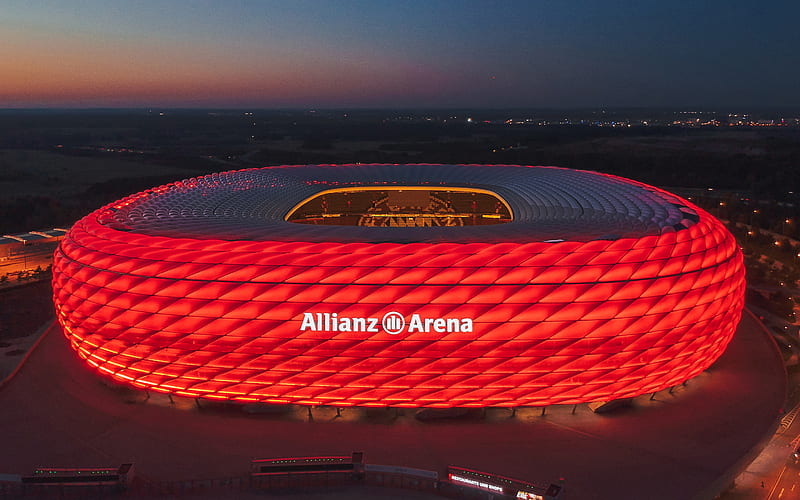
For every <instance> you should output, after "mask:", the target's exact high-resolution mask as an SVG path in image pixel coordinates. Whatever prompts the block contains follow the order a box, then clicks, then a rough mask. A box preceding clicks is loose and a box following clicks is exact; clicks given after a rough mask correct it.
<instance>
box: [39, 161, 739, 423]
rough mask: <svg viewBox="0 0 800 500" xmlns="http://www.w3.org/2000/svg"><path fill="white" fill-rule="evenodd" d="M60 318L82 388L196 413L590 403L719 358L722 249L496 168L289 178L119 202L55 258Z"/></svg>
mask: <svg viewBox="0 0 800 500" xmlns="http://www.w3.org/2000/svg"><path fill="white" fill-rule="evenodd" d="M53 288H54V301H55V305H56V311H57V317H58V320H59V322H60V323H61V325H62V327H63V330H64V333H65V335H66V336H67V338H68V339H69V342H70V344H71V346H72V348H73V349H74V350H75V351H76V352H77V353H78V355H79V356H80V357H81V358H83V359H84V360H85V361H86V363H88V364H89V365H90V366H91V367H93V368H94V369H96V370H97V371H99V372H100V373H101V374H104V375H106V376H110V377H112V378H113V379H115V380H116V381H118V382H122V383H124V384H128V385H130V386H134V387H137V388H142V389H148V390H153V391H160V392H164V393H171V394H177V395H181V396H187V397H201V398H208V399H214V400H233V401H240V402H263V403H276V404H288V403H291V404H302V405H333V406H395V407H484V406H505V407H516V406H543V405H550V404H574V403H582V402H595V401H609V400H614V399H620V398H628V397H634V396H637V395H641V394H644V393H650V392H655V391H658V390H661V389H665V388H668V387H671V386H674V385H676V384H679V383H681V382H683V381H685V380H687V379H689V378H691V377H694V376H695V375H697V374H699V373H700V372H702V371H703V370H705V369H706V368H708V367H709V366H710V365H711V364H712V363H713V362H714V361H715V360H716V359H717V358H718V357H719V356H720V355H721V354H722V352H723V351H724V350H725V348H726V346H727V345H728V342H729V341H730V340H731V337H732V336H733V334H734V331H735V329H736V326H737V324H738V322H739V319H740V316H741V310H742V307H743V296H744V268H743V264H742V257H741V252H740V250H739V248H738V246H737V244H736V242H735V240H734V238H733V236H731V234H730V233H729V232H728V231H727V230H726V229H725V228H724V227H723V225H722V224H721V223H720V222H719V221H717V220H716V219H715V218H713V217H712V216H711V215H709V214H708V213H706V212H705V211H703V210H701V209H699V208H698V207H696V206H693V205H692V204H690V203H689V202H687V201H685V200H683V199H681V198H679V197H677V196H674V195H672V194H670V193H667V192H665V191H662V190H660V189H657V188H654V187H651V186H647V185H645V184H641V183H639V182H635V181H630V180H627V179H623V178H619V177H614V176H610V175H604V174H598V173H594V172H587V171H577V170H568V169H561V168H553V167H527V166H512V165H385V164H356V165H306V166H281V167H267V168H258V169H249V170H241V171H232V172H223V173H219V174H212V175H208V176H204V177H199V178H193V179H188V180H184V181H181V182H175V183H172V184H168V185H165V186H160V187H157V188H154V189H150V190H147V191H143V192H141V193H138V194H134V195H132V196H129V197H127V198H124V199H122V200H119V201H117V202H115V203H113V204H110V205H108V206H105V207H103V208H101V209H99V210H97V211H95V212H93V213H91V214H89V215H88V216H86V217H84V218H83V219H81V220H80V221H78V222H77V223H76V224H75V225H74V226H73V228H72V229H71V230H70V232H69V233H68V234H67V236H66V237H65V238H64V240H63V241H62V243H61V245H60V247H59V249H58V250H57V251H56V255H55V260H54V265H53Z"/></svg>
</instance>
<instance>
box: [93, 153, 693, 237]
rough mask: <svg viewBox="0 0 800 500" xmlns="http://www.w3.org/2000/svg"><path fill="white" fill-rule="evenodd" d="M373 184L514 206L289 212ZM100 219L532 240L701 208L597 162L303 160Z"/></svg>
mask: <svg viewBox="0 0 800 500" xmlns="http://www.w3.org/2000/svg"><path fill="white" fill-rule="evenodd" d="M365 186H385V187H386V188H387V190H390V189H391V188H392V187H403V186H430V187H431V190H437V191H446V189H447V188H448V187H453V188H455V187H460V188H475V189H482V190H487V191H490V192H492V193H495V194H496V195H498V196H499V197H500V198H501V199H502V200H503V201H505V202H506V203H507V204H508V206H509V207H510V209H511V211H512V213H513V221H511V222H510V223H508V224H498V225H488V226H470V227H458V228H455V227H423V228H420V227H405V228H386V227H358V226H314V225H307V224H295V223H291V222H287V221H286V220H285V217H286V215H287V213H289V212H290V211H291V210H292V209H293V208H294V207H295V206H296V205H297V204H298V203H300V202H301V201H302V200H305V199H307V198H309V197H312V196H314V195H315V194H317V193H321V192H324V191H326V190H330V189H341V188H349V187H353V188H358V187H365ZM99 219H100V222H101V223H103V224H105V225H107V226H110V227H113V228H116V229H120V230H124V231H131V232H135V233H140V234H146V235H151V236H168V237H182V238H200V239H209V238H211V239H222V240H238V241H241V240H250V241H262V240H278V241H298V240H301V241H339V242H347V241H366V242H375V243H380V242H395V243H409V242H437V241H447V242H476V241H487V240H490V241H495V242H503V241H509V242H532V241H591V240H597V239H600V240H615V239H619V238H625V237H637V238H640V237H642V236H647V235H658V234H663V233H665V232H672V231H680V230H682V229H685V228H687V227H689V226H691V225H692V224H694V223H695V222H696V221H697V220H698V219H697V214H696V213H695V212H694V210H693V209H691V208H688V207H687V206H685V204H684V202H683V200H681V199H680V198H678V197H676V196H674V195H671V194H669V193H667V192H665V191H661V190H658V189H655V188H653V187H650V186H647V185H644V184H640V183H637V182H634V181H630V180H627V179H621V178H617V177H614V176H609V175H604V174H598V173H595V172H588V171H580V170H569V169H562V168H555V167H524V166H512V165H492V166H484V165H430V164H414V165H387V164H355V165H336V166H333V165H305V166H281V167H265V168H259V169H249V170H240V171H232V172H223V173H217V174H211V175H208V176H204V177H199V178H193V179H188V180H184V181H181V182H176V183H173V184H169V185H166V186H161V187H159V188H155V189H151V190H148V191H145V192H144V193H139V194H137V195H134V196H131V197H128V198H126V199H124V200H122V201H120V202H117V203H115V204H113V205H109V206H107V207H105V210H103V211H101V213H100V216H99Z"/></svg>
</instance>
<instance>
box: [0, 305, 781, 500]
mask: <svg viewBox="0 0 800 500" xmlns="http://www.w3.org/2000/svg"><path fill="white" fill-rule="evenodd" d="M46 335H47V336H46V337H45V338H44V340H43V341H42V342H41V344H40V345H39V347H38V349H37V350H36V351H35V352H34V353H33V354H32V355H31V356H30V358H29V360H28V362H27V363H26V364H25V366H23V368H22V369H21V370H20V371H19V373H18V374H17V376H16V377H15V378H14V379H13V380H12V381H11V383H9V384H7V386H6V387H5V388H4V389H3V390H2V391H0V408H2V409H1V410H0V440H1V441H2V442H3V443H4V445H3V449H4V453H1V454H0V473H10V474H27V473H30V472H31V471H32V470H33V469H34V468H35V467H37V466H71V467H77V466H95V467H96V466H102V465H118V464H120V463H126V462H133V463H135V464H136V469H137V475H138V477H140V478H142V479H143V480H145V481H148V482H150V483H158V482H172V481H197V480H206V479H215V478H226V477H241V476H242V475H243V474H246V473H247V470H248V466H249V463H250V461H251V460H252V459H253V458H269V457H289V456H311V455H346V454H349V453H350V452H352V451H354V450H362V451H364V452H365V461H366V462H367V463H377V464H390V465H398V466H406V467H414V468H419V469H428V470H434V471H439V473H440V474H443V472H444V470H445V468H446V467H447V466H448V465H457V466H461V467H466V468H471V469H475V470H481V471H486V472H490V473H496V474H501V475H504V476H510V477H513V478H517V479H521V480H525V481H530V482H534V483H539V484H547V483H550V482H557V481H559V480H560V478H564V481H563V483H564V485H565V487H566V492H567V495H568V498H581V499H590V498H598V499H603V498H650V499H674V498H698V499H700V498H713V497H714V496H715V495H716V494H718V493H719V492H720V491H722V490H724V489H725V488H726V487H727V486H728V485H729V484H731V483H732V481H733V478H734V477H735V476H736V473H737V472H738V471H739V470H741V469H742V468H743V467H744V466H745V465H746V464H747V463H748V462H749V461H750V460H751V459H752V458H753V457H754V456H755V455H756V454H757V453H758V451H759V450H760V449H761V447H762V446H763V445H764V444H765V443H766V441H767V440H768V438H769V437H770V436H771V435H772V433H773V432H774V430H775V428H776V425H777V420H778V418H779V417H780V414H781V412H782V411H783V409H782V405H783V402H784V395H785V389H786V374H785V371H784V369H783V365H782V361H781V357H780V355H779V353H778V352H777V349H776V347H775V345H774V343H773V341H772V340H771V339H770V338H769V336H768V334H767V333H766V332H765V331H764V330H763V327H762V326H761V325H760V323H758V321H757V320H755V319H754V318H753V317H752V316H750V315H748V314H746V315H745V317H744V319H743V321H742V323H741V325H740V326H739V330H738V332H737V334H736V336H735V338H734V340H733V342H732V343H731V345H730V347H729V348H728V350H727V352H726V353H725V354H724V355H723V356H722V357H721V358H720V359H719V360H718V362H717V363H716V364H714V365H713V366H712V367H711V368H710V369H709V370H708V371H707V372H705V373H703V374H702V375H700V376H699V377H697V378H695V379H693V380H691V381H689V382H688V383H687V384H685V385H683V386H678V387H676V388H674V389H673V390H671V391H662V392H659V393H657V394H655V395H644V396H641V397H639V398H635V399H634V401H633V402H632V404H631V405H630V406H627V407H624V408H619V409H617V410H615V411H612V412H610V413H603V414H596V413H594V412H592V411H591V410H590V409H589V407H588V405H578V406H575V407H573V406H556V407H548V408H546V409H542V408H520V409H518V410H516V412H512V411H511V410H508V409H491V408H490V409H487V410H485V411H481V410H478V411H469V412H467V413H466V414H465V415H460V416H459V418H450V419H448V418H443V419H434V420H425V421H423V420H421V419H418V418H415V412H414V411H413V410H405V411H403V410H400V411H395V410H385V409H370V410H367V409H354V408H348V409H345V410H342V411H337V409H336V408H329V407H320V408H314V409H312V410H311V412H310V413H309V411H308V409H306V408H300V407H289V408H283V409H280V411H278V409H273V410H274V411H267V410H266V409H264V408H257V407H251V409H250V411H251V412H250V413H246V412H244V411H242V410H243V408H242V407H241V406H232V405H219V404H212V403H210V402H199V404H198V403H197V402H195V401H194V400H185V399H179V398H172V400H170V398H168V397H167V396H164V395H150V397H149V400H148V398H147V397H146V395H144V394H143V393H140V392H134V391H129V390H121V389H118V388H113V387H109V385H108V384H104V383H103V382H102V381H101V379H100V378H99V377H98V375H97V374H95V373H93V372H91V371H90V370H89V369H88V368H87V367H86V366H84V364H83V363H82V362H81V361H80V360H79V359H78V358H77V356H76V355H75V354H74V353H73V352H72V351H71V350H70V349H69V347H68V346H67V343H66V340H65V339H64V337H63V335H62V334H61V332H60V330H59V328H58V327H57V326H56V327H53V328H52V329H51V330H50V331H49V332H48V333H47V334H46ZM145 400H147V401H146V402H145ZM239 493H240V492H239ZM215 496H219V495H215ZM222 496H225V494H224V493H223V494H222ZM334 496H335V493H334Z"/></svg>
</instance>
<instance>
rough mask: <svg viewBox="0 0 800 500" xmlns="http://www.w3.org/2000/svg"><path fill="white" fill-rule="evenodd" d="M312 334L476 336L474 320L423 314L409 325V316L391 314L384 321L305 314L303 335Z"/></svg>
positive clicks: (301, 326)
mask: <svg viewBox="0 0 800 500" xmlns="http://www.w3.org/2000/svg"><path fill="white" fill-rule="evenodd" d="M306 330H310V331H312V332H364V333H380V332H381V331H384V332H386V333H388V334H389V335H398V334H400V333H419V332H421V333H430V332H436V333H461V332H464V333H470V332H472V319H471V318H423V317H422V316H420V315H419V314H412V315H411V318H410V319H409V320H408V322H406V318H405V316H403V315H402V314H400V313H398V312H395V311H391V312H388V313H386V314H384V315H383V318H380V319H379V318H349V317H344V316H339V315H338V314H337V313H308V312H307V313H303V322H302V324H301V325H300V331H301V332H304V331H306Z"/></svg>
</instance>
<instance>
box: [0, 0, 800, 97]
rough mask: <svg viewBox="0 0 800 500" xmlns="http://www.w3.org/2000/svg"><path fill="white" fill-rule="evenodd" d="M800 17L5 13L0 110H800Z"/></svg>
mask: <svg viewBox="0 0 800 500" xmlns="http://www.w3.org/2000/svg"><path fill="white" fill-rule="evenodd" d="M799 19H800V2H798V1H796V0H791V1H766V2H756V1H752V0H745V1H742V0H727V1H718V0H706V1H692V0H673V1H665V0H655V1H654V0H638V1H635V0H631V1H617V0H596V1H589V0H554V1H549V0H518V1H515V0H505V1H501V0H497V1H490V0H486V1H471V0H405V1H404V0H395V1H384V0H364V1H356V0H335V1H334V0H331V1H323V0H316V1H310V0H284V1H280V0H276V1H270V0H259V1H256V0H252V1H245V0H225V1H204V0H196V1H184V0H170V1H163V0H152V1H150V0H138V1H137V0H128V1H121V0H70V1H63V0H3V2H2V6H0V108H18V107H26V108H27V107H34V108H47V107H75V108H91V107H148V108H150V107H181V108H185V107H190V108H207V107H216V108H248V107H257V108H398V109H401V108H520V107H534V108H538V107H546V108H579V107H651V106H658V107H662V106H663V107H685V106H689V107H692V106H693V107H705V108H713V107H724V106H728V107H731V106H735V107H797V106H800V92H798V89H800V28H799V27H798V20H799Z"/></svg>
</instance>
